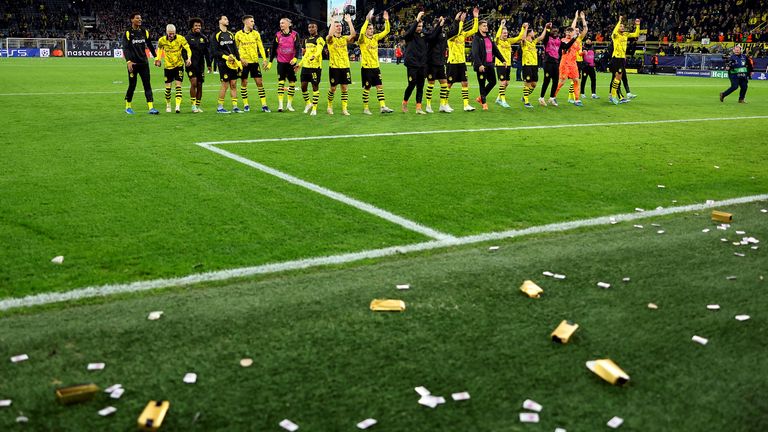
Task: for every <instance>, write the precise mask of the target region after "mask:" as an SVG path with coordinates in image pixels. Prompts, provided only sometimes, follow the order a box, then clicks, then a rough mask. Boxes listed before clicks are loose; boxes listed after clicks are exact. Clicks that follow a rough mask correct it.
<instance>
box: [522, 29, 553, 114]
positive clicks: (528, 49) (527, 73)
mask: <svg viewBox="0 0 768 432" xmlns="http://www.w3.org/2000/svg"><path fill="white" fill-rule="evenodd" d="M551 27H552V23H547V25H545V26H544V30H542V31H541V34H540V35H539V37H536V32H534V31H533V29H530V28H528V23H524V24H523V28H525V29H526V30H525V38H523V40H522V41H520V47H521V48H522V51H523V55H522V61H523V81H525V86H523V102H524V103H525V105H523V106H525V107H526V108H533V105H531V102H530V101H529V99H528V98H529V97H530V96H531V93H533V89H535V88H536V83H538V82H539V53H538V51H536V44H537V43H539V42H541V41H542V40H543V39H544V36H546V34H547V29H549V28H551Z"/></svg>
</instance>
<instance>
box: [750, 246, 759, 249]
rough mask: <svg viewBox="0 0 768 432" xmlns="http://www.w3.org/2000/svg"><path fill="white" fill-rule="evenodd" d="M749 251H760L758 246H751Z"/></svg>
mask: <svg viewBox="0 0 768 432" xmlns="http://www.w3.org/2000/svg"><path fill="white" fill-rule="evenodd" d="M750 249H752V250H758V249H760V246H752V247H751V248H750Z"/></svg>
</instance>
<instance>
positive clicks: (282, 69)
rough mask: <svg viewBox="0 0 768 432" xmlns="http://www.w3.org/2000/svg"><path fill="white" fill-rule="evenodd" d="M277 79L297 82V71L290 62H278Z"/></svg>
mask: <svg viewBox="0 0 768 432" xmlns="http://www.w3.org/2000/svg"><path fill="white" fill-rule="evenodd" d="M277 79H278V80H279V81H288V82H296V71H295V70H293V66H292V65H291V64H290V63H281V62H277Z"/></svg>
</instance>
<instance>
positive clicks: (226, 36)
mask: <svg viewBox="0 0 768 432" xmlns="http://www.w3.org/2000/svg"><path fill="white" fill-rule="evenodd" d="M211 51H213V58H215V59H216V60H218V61H220V62H225V61H227V57H229V56H230V55H233V56H235V58H236V59H240V53H239V51H238V50H237V44H235V35H233V34H232V33H231V32H228V31H219V32H217V33H216V34H215V35H214V36H213V38H212V39H211Z"/></svg>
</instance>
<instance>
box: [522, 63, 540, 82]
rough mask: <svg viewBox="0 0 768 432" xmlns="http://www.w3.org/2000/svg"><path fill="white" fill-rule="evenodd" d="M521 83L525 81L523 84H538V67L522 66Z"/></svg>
mask: <svg viewBox="0 0 768 432" xmlns="http://www.w3.org/2000/svg"><path fill="white" fill-rule="evenodd" d="M523 81H525V82H538V81H539V67H538V66H523Z"/></svg>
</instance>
